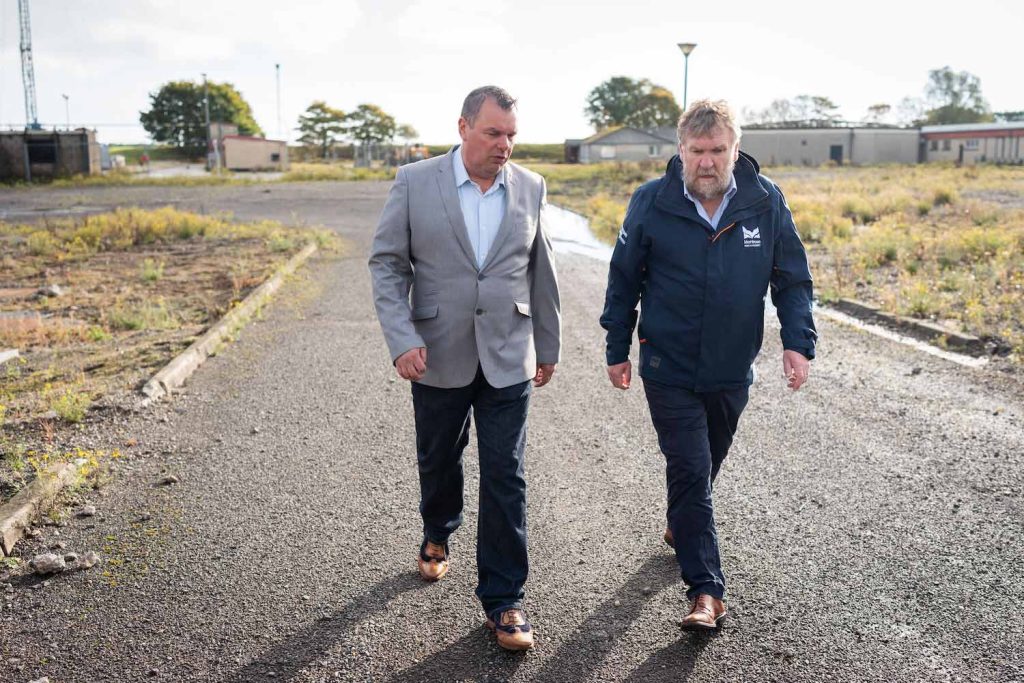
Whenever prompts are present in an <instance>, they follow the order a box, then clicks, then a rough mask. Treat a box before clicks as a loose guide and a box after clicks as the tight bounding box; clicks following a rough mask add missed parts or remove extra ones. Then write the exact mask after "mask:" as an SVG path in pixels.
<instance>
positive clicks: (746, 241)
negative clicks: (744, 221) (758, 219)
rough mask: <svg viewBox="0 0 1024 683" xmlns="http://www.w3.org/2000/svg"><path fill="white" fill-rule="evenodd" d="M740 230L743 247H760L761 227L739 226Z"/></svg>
mask: <svg viewBox="0 0 1024 683" xmlns="http://www.w3.org/2000/svg"><path fill="white" fill-rule="evenodd" d="M740 230H742V231H743V246H744V247H760V246H761V228H757V227H755V228H748V227H747V226H745V225H744V226H740Z"/></svg>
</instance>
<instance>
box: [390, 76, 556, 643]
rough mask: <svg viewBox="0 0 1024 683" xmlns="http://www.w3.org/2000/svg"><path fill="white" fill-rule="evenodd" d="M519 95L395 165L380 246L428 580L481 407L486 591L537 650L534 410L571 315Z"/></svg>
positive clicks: (496, 610) (498, 613) (487, 601)
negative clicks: (564, 311)
mask: <svg viewBox="0 0 1024 683" xmlns="http://www.w3.org/2000/svg"><path fill="white" fill-rule="evenodd" d="M515 104H516V102H515V100H514V99H513V98H512V97H511V96H510V95H509V94H508V93H507V92H505V91H504V90H502V89H501V88H498V87H495V86H485V87H482V88H477V89H476V90H474V91H473V92H471V93H470V94H469V95H468V96H467V97H466V100H465V102H464V103H463V106H462V115H461V117H460V118H459V136H460V137H461V138H462V144H461V145H458V146H456V147H455V148H453V149H452V150H451V151H449V152H448V153H447V154H446V155H444V156H442V157H435V158H433V159H427V160H425V161H420V162H417V163H414V164H411V165H408V166H403V167H402V168H400V169H399V171H398V175H397V177H396V178H395V184H394V186H393V187H392V188H391V193H390V194H389V196H388V200H387V203H386V204H385V206H384V211H383V213H382V214H381V217H380V223H379V224H378V226H377V232H376V235H375V236H374V240H373V247H372V250H371V254H370V272H371V274H372V276H373V292H374V304H375V305H376V307H377V317H378V318H379V319H380V325H381V328H382V329H383V331H384V338H385V339H386V341H387V344H388V349H389V351H390V353H391V359H392V361H393V362H394V364H395V369H396V370H397V371H398V374H399V375H400V376H401V377H402V378H403V379H407V380H410V381H411V382H412V399H413V410H414V413H415V421H416V457H417V461H418V465H419V476H420V513H421V515H422V517H423V543H422V545H421V546H420V551H419V558H418V566H419V571H420V574H421V575H422V576H423V578H424V579H426V580H428V581H436V580H438V579H440V578H441V577H443V576H444V575H445V573H447V571H448V566H449V564H448V563H449V558H448V537H449V536H450V535H451V534H452V532H454V531H455V530H456V529H457V528H458V527H459V525H460V524H461V523H462V488H463V474H462V452H463V450H464V449H465V447H466V445H467V444H468V443H469V426H470V421H471V416H475V419H476V430H477V442H478V445H479V451H480V509H479V519H478V525H477V553H476V557H477V571H478V584H477V588H476V595H477V597H478V598H479V599H480V601H481V603H482V604H483V607H484V611H485V612H486V613H487V626H488V627H489V628H491V629H493V630H494V631H495V633H496V634H497V638H498V643H499V645H501V646H502V647H505V648H507V649H513V650H525V649H529V648H530V647H532V646H533V629H532V627H531V626H530V623H529V621H528V620H527V618H526V615H525V613H524V611H523V604H522V603H523V596H524V585H525V583H526V577H527V573H528V563H527V552H526V480H525V478H524V471H523V459H524V452H525V447H526V415H527V410H528V407H529V402H530V393H531V391H532V388H533V387H542V386H544V385H545V384H547V383H548V381H549V380H550V379H551V375H552V373H554V370H555V364H556V363H558V360H559V351H560V345H561V341H560V340H561V314H560V310H559V298H558V281H557V278H556V276H555V267H554V262H553V259H552V253H551V243H550V241H549V240H548V237H547V235H546V234H545V230H544V206H545V201H546V192H547V190H546V187H545V184H544V179H543V178H541V177H540V176H539V175H537V174H535V173H532V172H530V171H527V170H526V169H524V168H522V167H520V166H517V165H516V164H512V163H508V160H509V156H510V155H511V154H512V147H513V144H514V139H515V135H516V113H515Z"/></svg>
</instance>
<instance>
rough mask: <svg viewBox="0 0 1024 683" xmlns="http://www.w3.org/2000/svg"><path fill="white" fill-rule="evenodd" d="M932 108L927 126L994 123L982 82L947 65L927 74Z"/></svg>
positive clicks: (926, 114) (929, 110)
mask: <svg viewBox="0 0 1024 683" xmlns="http://www.w3.org/2000/svg"><path fill="white" fill-rule="evenodd" d="M925 93H926V95H927V101H928V105H929V107H930V108H929V109H928V110H927V111H926V112H925V123H928V124H932V125H936V124H943V123H979V122H983V121H991V120H992V114H991V113H990V111H989V108H988V102H986V101H985V98H984V97H982V95H981V79H979V78H978V77H977V76H975V75H973V74H970V73H968V72H966V71H953V70H952V69H951V68H950V67H948V66H944V67H942V68H941V69H933V70H932V71H929V72H928V85H927V86H926V87H925Z"/></svg>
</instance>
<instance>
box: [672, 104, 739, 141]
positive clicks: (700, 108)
mask: <svg viewBox="0 0 1024 683" xmlns="http://www.w3.org/2000/svg"><path fill="white" fill-rule="evenodd" d="M718 128H724V129H726V130H730V131H732V135H733V142H736V143H738V142H739V141H740V135H742V132H741V131H740V127H739V124H737V123H736V116H735V115H734V114H733V112H732V107H730V106H729V103H728V102H726V101H725V100H697V101H696V102H694V103H693V104H691V105H690V107H689V108H688V109H687V110H686V111H685V112H683V115H682V116H680V117H679V124H678V125H677V126H676V136H677V137H678V138H679V143H680V144H682V143H683V141H684V140H685V139H686V138H687V137H698V138H699V137H704V136H707V135H711V134H713V133H714V132H715V130H717V129H718Z"/></svg>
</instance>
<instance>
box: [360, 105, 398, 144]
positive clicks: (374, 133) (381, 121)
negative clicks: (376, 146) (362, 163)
mask: <svg viewBox="0 0 1024 683" xmlns="http://www.w3.org/2000/svg"><path fill="white" fill-rule="evenodd" d="M348 121H349V123H350V124H351V126H350V127H349V134H350V135H351V136H352V137H353V138H355V139H356V140H358V141H359V142H360V143H362V144H363V145H368V144H370V143H374V142H377V143H380V142H390V141H391V140H393V139H394V137H395V132H396V130H397V124H396V123H395V117H393V116H391V115H390V114H388V113H386V112H385V111H384V110H383V109H381V108H380V107H378V106H377V105H375V104H360V105H359V106H358V107H356V110H355V111H353V112H352V113H351V114H349V115H348Z"/></svg>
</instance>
